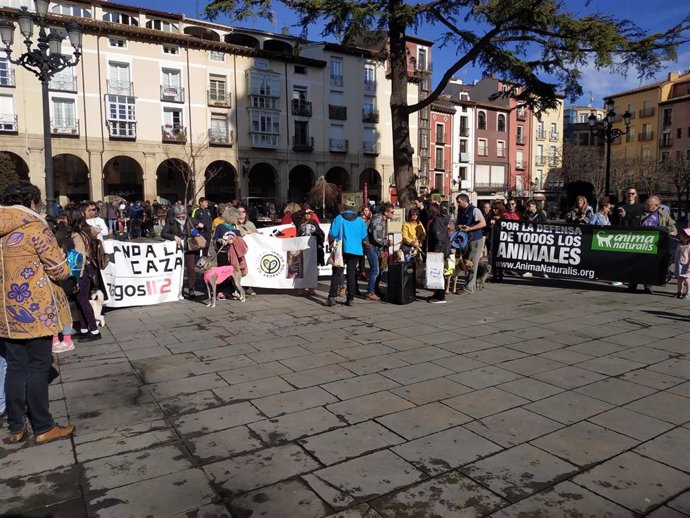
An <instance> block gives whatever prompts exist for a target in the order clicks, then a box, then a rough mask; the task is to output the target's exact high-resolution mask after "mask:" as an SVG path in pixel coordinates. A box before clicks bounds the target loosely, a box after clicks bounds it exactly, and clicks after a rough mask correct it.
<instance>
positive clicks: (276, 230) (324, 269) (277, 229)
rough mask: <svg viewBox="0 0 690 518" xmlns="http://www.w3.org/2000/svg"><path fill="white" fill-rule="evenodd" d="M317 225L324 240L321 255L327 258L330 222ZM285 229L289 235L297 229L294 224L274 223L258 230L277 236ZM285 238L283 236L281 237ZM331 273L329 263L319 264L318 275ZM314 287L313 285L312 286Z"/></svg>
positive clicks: (327, 275) (325, 275) (329, 252)
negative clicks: (321, 231)
mask: <svg viewBox="0 0 690 518" xmlns="http://www.w3.org/2000/svg"><path fill="white" fill-rule="evenodd" d="M319 226H320V227H321V230H323V235H324V237H325V239H324V242H323V250H324V254H323V256H324V257H325V258H326V260H327V259H328V256H329V255H330V254H331V246H330V245H329V244H328V233H329V232H330V231H331V224H330V223H319ZM285 230H289V231H291V234H290V235H293V236H294V235H296V232H297V229H296V228H295V225H275V226H273V227H264V228H260V229H259V232H260V233H261V234H264V235H267V236H279V235H281V233H284V231H285ZM282 239H285V238H282ZM332 274H333V268H332V267H331V265H330V264H326V265H324V266H319V277H330V276H331V275H332ZM314 287H315V286H314Z"/></svg>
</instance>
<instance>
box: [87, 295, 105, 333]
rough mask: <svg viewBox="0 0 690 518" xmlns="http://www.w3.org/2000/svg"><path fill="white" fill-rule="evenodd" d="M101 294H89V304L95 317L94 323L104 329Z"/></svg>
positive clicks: (102, 297)
mask: <svg viewBox="0 0 690 518" xmlns="http://www.w3.org/2000/svg"><path fill="white" fill-rule="evenodd" d="M104 298H105V297H104V296H103V292H102V291H101V290H98V291H94V292H93V293H92V294H91V298H90V300H89V304H91V307H92V308H93V316H94V317H96V322H98V325H99V326H101V327H105V317H104V316H103V299H104Z"/></svg>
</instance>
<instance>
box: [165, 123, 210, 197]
mask: <svg viewBox="0 0 690 518" xmlns="http://www.w3.org/2000/svg"><path fill="white" fill-rule="evenodd" d="M209 147H210V146H209V140H208V135H205V134H202V135H199V136H198V138H197V141H196V142H193V141H192V142H190V143H189V144H187V145H185V146H184V147H182V148H180V147H179V146H165V147H164V151H165V156H166V158H167V159H168V164H169V167H170V169H172V171H173V172H174V174H175V175H179V178H180V179H181V180H182V183H183V184H184V204H185V207H187V206H189V204H190V203H193V202H194V200H196V199H197V197H198V195H199V194H200V193H201V191H202V190H203V189H204V188H205V187H206V185H207V184H208V182H210V181H211V180H213V179H214V178H215V177H216V176H218V175H219V174H221V173H222V171H223V167H222V166H220V165H215V166H210V167H207V168H206V170H205V171H201V170H200V169H199V168H198V165H197V164H200V163H201V162H202V161H203V158H204V156H205V155H206V153H207V152H208V150H209ZM180 150H182V152H181V153H180Z"/></svg>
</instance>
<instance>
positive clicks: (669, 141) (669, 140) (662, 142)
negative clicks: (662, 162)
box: [659, 135, 673, 149]
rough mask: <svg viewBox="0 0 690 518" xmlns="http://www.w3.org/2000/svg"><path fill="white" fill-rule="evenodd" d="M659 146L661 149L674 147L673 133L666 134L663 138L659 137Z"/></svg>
mask: <svg viewBox="0 0 690 518" xmlns="http://www.w3.org/2000/svg"><path fill="white" fill-rule="evenodd" d="M659 147H660V148H661V149H665V148H669V147H673V137H671V135H664V137H663V138H661V139H659Z"/></svg>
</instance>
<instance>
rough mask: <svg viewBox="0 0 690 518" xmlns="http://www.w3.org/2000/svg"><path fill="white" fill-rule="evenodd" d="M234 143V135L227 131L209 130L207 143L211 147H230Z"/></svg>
mask: <svg viewBox="0 0 690 518" xmlns="http://www.w3.org/2000/svg"><path fill="white" fill-rule="evenodd" d="M234 142H235V133H234V132H232V131H228V130H219V129H212V128H209V130H208V143H209V144H210V145H211V146H232V145H233V144H234Z"/></svg>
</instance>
